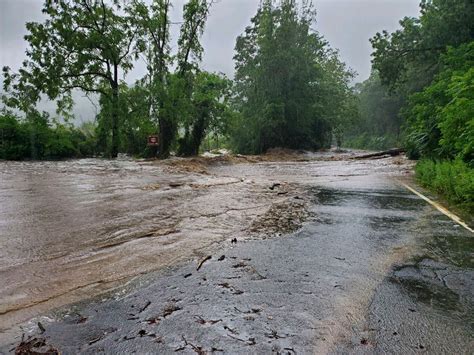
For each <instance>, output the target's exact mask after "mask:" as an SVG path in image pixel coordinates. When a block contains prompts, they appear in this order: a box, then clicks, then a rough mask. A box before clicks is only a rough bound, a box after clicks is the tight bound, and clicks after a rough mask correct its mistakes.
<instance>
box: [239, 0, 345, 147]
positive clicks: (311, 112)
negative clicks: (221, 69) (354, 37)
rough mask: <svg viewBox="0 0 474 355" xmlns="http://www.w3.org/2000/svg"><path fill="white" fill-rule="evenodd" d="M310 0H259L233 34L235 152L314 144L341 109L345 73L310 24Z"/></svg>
mask: <svg viewBox="0 0 474 355" xmlns="http://www.w3.org/2000/svg"><path fill="white" fill-rule="evenodd" d="M314 15H315V13H314V10H313V8H312V7H311V5H310V4H309V3H306V2H305V3H304V4H303V6H302V7H301V8H300V9H298V7H297V5H296V1H294V0H284V1H281V2H278V3H276V2H274V1H272V0H266V1H263V3H262V5H261V6H260V8H259V10H258V12H257V14H256V15H255V17H254V18H253V19H252V25H251V26H249V27H247V28H246V30H245V32H244V33H243V34H242V35H241V36H239V37H238V38H237V42H236V47H235V50H236V55H235V57H234V59H235V61H236V74H235V91H236V97H235V101H234V102H235V106H236V108H237V110H238V112H239V113H238V114H237V115H235V116H234V117H233V124H232V141H233V146H234V147H235V148H236V150H237V151H239V152H243V153H260V152H263V151H265V150H267V149H269V148H271V147H276V146H279V147H287V148H295V149H297V148H304V149H318V148H321V147H327V146H329V145H330V143H331V136H332V129H333V128H335V127H337V126H338V127H339V128H340V129H342V127H343V126H344V124H343V123H342V122H344V120H345V119H346V116H347V115H348V111H349V110H348V109H347V108H348V107H351V105H350V97H351V92H350V90H349V88H348V82H349V80H350V78H351V73H350V72H348V71H347V70H346V69H345V66H344V64H343V63H341V62H340V61H339V59H338V57H337V53H336V52H334V51H332V50H331V49H329V48H328V46H327V43H326V42H325V41H324V40H323V38H322V37H321V36H320V35H319V34H318V33H317V32H314V31H313V30H311V26H312V24H313V21H314Z"/></svg>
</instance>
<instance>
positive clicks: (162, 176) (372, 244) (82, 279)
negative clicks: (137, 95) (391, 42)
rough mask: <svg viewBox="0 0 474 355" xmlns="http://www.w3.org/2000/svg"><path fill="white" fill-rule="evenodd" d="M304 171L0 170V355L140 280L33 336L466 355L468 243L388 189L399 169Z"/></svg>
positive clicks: (389, 163) (392, 165)
mask: <svg viewBox="0 0 474 355" xmlns="http://www.w3.org/2000/svg"><path fill="white" fill-rule="evenodd" d="M307 158H308V159H307V161H298V162H295V161H288V162H281V161H280V162H263V163H257V164H255V163H254V164H222V165H214V166H211V167H208V168H207V173H205V174H203V173H189V172H183V171H179V170H170V169H168V167H167V166H166V165H163V164H156V163H151V162H136V161H128V160H122V161H120V160H119V161H114V162H112V161H107V160H81V161H68V162H48V163H0V164H1V167H0V171H1V177H0V178H1V180H0V201H1V204H0V213H1V214H0V215H1V216H2V220H1V224H0V253H1V259H0V260H1V261H0V263H1V264H0V277H1V279H2V281H3V280H4V281H3V287H2V288H1V289H0V299H1V305H0V307H1V308H0V314H1V315H0V321H1V325H2V328H3V329H2V330H3V335H4V339H3V342H5V343H8V344H12V343H15V342H18V341H19V339H20V338H21V332H20V331H19V330H18V329H17V328H16V325H17V324H19V323H21V322H24V321H26V320H28V319H29V318H31V317H33V316H37V315H39V314H41V313H45V312H47V311H49V310H51V309H53V308H56V307H58V306H62V305H66V304H69V303H71V302H75V301H78V300H81V299H87V298H90V297H92V296H94V295H97V294H99V293H101V292H103V291H107V290H110V289H113V288H114V287H117V286H123V285H124V284H126V283H127V282H130V281H134V282H131V283H129V285H130V286H129V287H125V288H120V289H119V290H120V291H118V293H116V294H112V296H111V298H108V297H107V298H105V299H104V300H101V299H95V301H93V302H92V303H88V302H86V303H83V304H78V305H76V306H74V307H73V308H72V309H71V310H69V309H68V308H67V307H66V308H65V309H63V310H60V311H59V313H57V315H56V316H54V317H53V316H52V315H50V316H49V318H44V317H43V318H40V319H41V321H42V322H43V324H44V326H45V327H46V333H45V334H44V336H46V338H47V339H48V341H49V342H50V344H53V345H54V346H56V347H58V348H59V349H60V350H61V351H63V352H64V353H77V352H81V351H87V352H96V351H104V350H105V351H106V352H109V353H117V352H130V351H132V350H136V351H142V352H161V353H174V352H175V351H184V352H189V353H191V352H194V351H196V349H199V348H200V349H201V350H204V351H219V350H223V351H225V352H232V353H235V352H239V353H248V352H253V353H262V352H263V353H268V352H271V351H276V352H289V353H292V352H293V353H295V352H296V353H308V352H317V353H328V352H336V353H338V352H340V353H347V351H356V352H362V353H367V352H369V353H371V352H375V353H378V352H389V353H390V352H394V351H395V350H396V351H395V352H402V353H411V352H416V351H419V350H423V349H429V350H431V352H434V353H443V352H444V351H448V352H452V353H463V350H465V349H466V348H469V345H470V344H471V343H470V341H471V340H470V336H469V332H470V331H472V328H471V329H470V328H469V327H470V326H469V322H471V324H472V318H471V316H470V314H473V312H472V311H473V310H474V307H473V301H472V294H473V285H474V277H473V272H472V268H473V265H472V235H470V234H469V232H467V231H464V230H462V229H461V228H459V227H456V225H455V224H453V223H452V222H451V221H450V220H449V219H447V218H446V217H444V216H443V215H441V214H440V213H438V212H437V211H435V210H434V209H433V208H432V207H430V206H428V205H427V204H426V203H425V202H424V201H422V200H420V199H419V198H417V197H416V196H414V195H412V194H411V193H409V192H407V191H406V190H404V189H403V188H402V187H401V186H400V185H399V184H397V182H396V179H398V178H401V177H403V176H405V175H407V172H408V171H409V166H408V165H407V164H406V162H405V161H403V160H397V158H395V159H392V158H391V159H381V160H371V161H355V160H349V159H347V157H345V158H344V157H343V159H339V158H338V159H334V160H332V159H320V158H321V156H317V155H316V156H313V155H311V156H308V157H307ZM322 158H326V157H325V156H323V157H322ZM275 184H279V185H275ZM295 201H303V202H298V203H299V204H297V205H295V204H294V202H295ZM301 206H303V207H301ZM275 207H277V208H275ZM300 208H301V209H302V210H304V212H305V213H297V212H298V210H299V209H300ZM278 210H282V211H283V212H282V214H281V215H278V213H277V212H275V211H278ZM300 215H304V216H305V218H306V223H305V224H304V225H303V226H302V228H300V229H298V230H297V231H295V232H294V233H289V234H287V235H285V236H278V234H279V233H275V229H272V228H268V226H269V225H270V226H271V225H272V224H276V225H278V227H279V228H280V229H281V228H284V226H285V224H284V223H283V222H284V220H285V218H286V217H285V216H291V218H292V219H297V218H299V217H298V216H300ZM282 221H283V222H282ZM288 225H292V223H290V222H289V221H288ZM258 226H263V228H264V230H260V231H259V233H252V232H251V231H253V230H254V229H255V228H256V227H258ZM233 238H237V239H238V243H237V244H235V245H234V244H231V243H230V240H231V239H233ZM262 238H264V239H262ZM206 255H211V256H212V258H211V260H210V261H207V262H206V263H204V264H203V267H202V269H201V270H200V271H199V272H196V263H197V261H199V260H202V257H203V256H206ZM222 255H223V256H224V257H219V256H222ZM190 259H193V261H189V260H190ZM187 260H188V261H187ZM154 270H157V273H151V272H152V271H154ZM145 273H147V276H146V277H143V276H142V277H138V276H139V275H142V274H145ZM64 314H67V315H68V316H66V318H63V317H64ZM51 317H52V318H56V317H57V319H58V320H57V321H55V320H53V319H52V318H51ZM36 320H37V319H36ZM36 320H35V321H33V322H29V323H27V324H26V325H25V324H24V328H23V329H24V331H28V332H32V333H33V334H34V333H35V332H37V331H38V329H37V326H36ZM417 322H419V323H417ZM471 326H472V325H471ZM442 329H445V330H446V332H445V333H443V332H442V331H441V330H442ZM10 348H11V346H10ZM0 349H1V348H0ZM437 350H439V351H437ZM466 353H467V352H466Z"/></svg>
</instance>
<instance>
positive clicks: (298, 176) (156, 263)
mask: <svg viewBox="0 0 474 355" xmlns="http://www.w3.org/2000/svg"><path fill="white" fill-rule="evenodd" d="M311 158H314V156H313V157H310V159H309V161H303V162H264V163H258V164H235V165H216V166H212V167H208V171H209V173H207V174H203V173H193V172H191V173H190V172H186V171H180V170H179V169H177V170H173V169H169V166H168V165H166V164H161V163H155V162H145V161H133V160H127V159H122V160H120V159H119V160H115V161H110V160H101V159H84V160H71V161H60V162H0V280H1V287H0V332H6V331H8V329H10V328H11V327H12V326H13V325H15V324H18V323H20V322H23V321H25V320H27V319H29V318H31V317H34V316H36V315H38V314H40V313H43V312H45V311H48V310H50V309H52V308H55V307H58V306H61V305H64V304H67V303H71V302H74V301H77V300H80V299H85V298H89V297H92V296H94V295H97V294H99V293H101V292H104V291H107V290H110V289H112V288H114V287H116V286H118V285H123V284H124V283H126V282H128V281H130V280H132V279H133V278H135V277H137V276H139V275H142V274H145V273H148V272H150V271H153V270H157V269H160V268H163V267H165V266H169V265H172V264H175V263H178V262H181V261H185V260H187V259H190V258H198V257H200V256H201V255H202V253H203V252H204V250H209V249H212V248H213V247H214V246H216V245H217V243H219V242H221V241H223V240H225V239H228V238H234V237H239V238H240V237H245V236H246V235H247V234H248V233H247V231H248V229H249V227H250V226H251V225H252V222H253V221H254V220H255V219H256V218H257V217H259V216H262V215H264V214H265V213H266V212H268V210H269V208H270V207H271V206H272V205H273V204H275V203H278V202H281V201H283V200H285V199H288V198H291V197H294V196H295V194H298V193H300V192H301V191H302V190H301V189H302V188H303V187H304V186H306V185H314V184H316V183H324V184H325V185H326V186H331V184H339V185H341V186H342V185H344V183H345V181H348V177H351V184H353V183H354V181H356V180H357V179H358V178H360V179H363V180H364V179H365V181H367V176H368V175H369V174H370V175H377V174H379V175H387V174H388V175H390V174H392V173H394V172H396V173H397V174H398V173H400V170H403V169H402V168H401V167H398V166H395V165H393V161H392V160H389V161H387V160H384V161H378V160H376V161H350V160H345V161H332V160H327V161H326V160H324V159H323V160H312V159H311ZM394 166H395V168H394ZM407 171H408V170H407V169H406V167H405V173H406V172H407ZM379 180H380V181H382V182H383V183H386V180H384V179H379ZM371 181H374V183H377V181H378V180H377V179H373V178H371ZM274 182H278V183H284V184H288V185H289V186H291V188H290V189H289V194H287V193H286V192H285V193H284V194H283V193H282V194H280V193H278V192H277V191H274V189H269V186H271V184H272V183H274Z"/></svg>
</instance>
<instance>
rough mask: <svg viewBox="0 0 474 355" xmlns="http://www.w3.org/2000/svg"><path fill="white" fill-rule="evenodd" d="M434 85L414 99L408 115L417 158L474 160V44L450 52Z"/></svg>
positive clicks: (410, 145) (409, 139)
mask: <svg viewBox="0 0 474 355" xmlns="http://www.w3.org/2000/svg"><path fill="white" fill-rule="evenodd" d="M442 63H443V70H442V71H441V73H440V74H439V75H438V76H437V77H436V78H435V80H434V82H433V84H431V85H430V86H428V87H426V88H425V89H424V90H423V91H421V92H419V93H415V94H413V95H412V96H411V97H410V100H409V105H408V107H407V108H406V110H405V112H404V117H405V119H406V132H407V135H406V145H407V147H408V148H409V153H410V154H411V156H413V157H419V156H428V157H437V158H445V159H453V158H455V157H457V156H459V157H461V158H462V159H464V160H465V161H466V162H469V161H472V160H473V159H474V155H473V154H474V153H473V140H474V104H473V98H474V96H473V95H474V94H473V92H474V80H473V79H474V76H473V75H474V70H473V67H474V42H471V43H469V44H465V45H462V46H460V47H458V48H452V49H450V50H449V51H448V52H447V54H446V55H444V56H443V60H442Z"/></svg>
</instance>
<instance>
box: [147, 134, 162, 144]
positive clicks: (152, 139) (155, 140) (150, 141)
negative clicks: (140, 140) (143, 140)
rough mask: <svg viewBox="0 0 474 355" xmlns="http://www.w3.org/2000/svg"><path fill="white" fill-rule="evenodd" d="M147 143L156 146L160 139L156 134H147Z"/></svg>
mask: <svg viewBox="0 0 474 355" xmlns="http://www.w3.org/2000/svg"><path fill="white" fill-rule="evenodd" d="M148 145H152V146H156V145H160V139H159V137H158V136H148Z"/></svg>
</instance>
